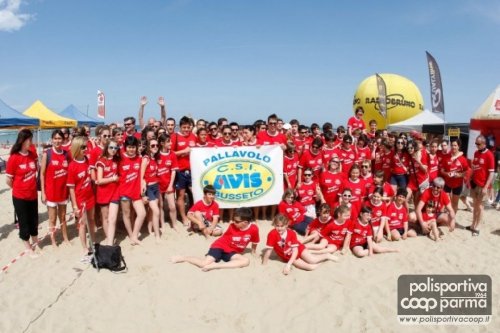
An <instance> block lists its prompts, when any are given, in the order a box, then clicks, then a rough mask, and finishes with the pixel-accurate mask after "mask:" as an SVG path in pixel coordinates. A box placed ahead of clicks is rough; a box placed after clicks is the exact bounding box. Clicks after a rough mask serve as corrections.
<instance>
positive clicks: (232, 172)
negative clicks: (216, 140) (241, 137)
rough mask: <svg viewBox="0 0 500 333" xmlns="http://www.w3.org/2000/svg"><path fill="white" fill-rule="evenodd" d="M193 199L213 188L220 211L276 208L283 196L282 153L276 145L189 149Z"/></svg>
mask: <svg viewBox="0 0 500 333" xmlns="http://www.w3.org/2000/svg"><path fill="white" fill-rule="evenodd" d="M190 161H191V174H192V181H193V197H194V200H195V202H196V201H198V200H201V198H202V197H203V187H204V186H206V185H209V184H210V185H213V186H214V187H215V189H216V190H217V193H216V195H215V200H216V201H217V203H218V204H219V207H221V208H237V207H242V206H246V207H255V206H269V205H276V204H278V203H279V202H280V201H281V196H282V195H283V150H282V149H281V148H280V147H279V146H262V147H260V148H256V147H229V148H226V147H224V148H222V147H218V148H193V149H192V150H191V153H190Z"/></svg>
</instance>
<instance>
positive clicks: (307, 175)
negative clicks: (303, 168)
mask: <svg viewBox="0 0 500 333" xmlns="http://www.w3.org/2000/svg"><path fill="white" fill-rule="evenodd" d="M304 176H306V177H310V176H312V173H305V174H304Z"/></svg>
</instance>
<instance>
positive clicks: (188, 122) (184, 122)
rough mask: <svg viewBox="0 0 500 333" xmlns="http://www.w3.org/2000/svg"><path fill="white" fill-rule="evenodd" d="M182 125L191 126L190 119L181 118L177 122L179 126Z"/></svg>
mask: <svg viewBox="0 0 500 333" xmlns="http://www.w3.org/2000/svg"><path fill="white" fill-rule="evenodd" d="M183 125H192V119H191V118H189V117H187V116H183V117H182V118H181V119H180V120H179V126H183Z"/></svg>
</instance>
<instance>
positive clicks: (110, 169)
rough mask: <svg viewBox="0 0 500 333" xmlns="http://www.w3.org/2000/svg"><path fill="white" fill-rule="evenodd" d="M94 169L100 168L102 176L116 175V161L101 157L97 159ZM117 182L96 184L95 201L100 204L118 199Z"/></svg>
mask: <svg viewBox="0 0 500 333" xmlns="http://www.w3.org/2000/svg"><path fill="white" fill-rule="evenodd" d="M95 166H96V169H99V168H102V177H103V178H110V177H113V176H115V175H118V163H117V162H115V161H113V158H106V157H101V158H99V159H98V160H97V162H96V164H95ZM117 190H118V182H111V183H107V184H102V185H98V186H97V191H96V201H97V203H98V204H100V205H107V204H109V203H110V202H111V201H114V200H118V192H117Z"/></svg>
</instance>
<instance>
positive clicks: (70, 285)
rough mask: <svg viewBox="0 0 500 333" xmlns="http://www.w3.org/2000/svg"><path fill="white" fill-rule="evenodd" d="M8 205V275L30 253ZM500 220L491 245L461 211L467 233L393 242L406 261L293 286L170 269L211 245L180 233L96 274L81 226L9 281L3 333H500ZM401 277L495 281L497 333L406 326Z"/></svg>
mask: <svg viewBox="0 0 500 333" xmlns="http://www.w3.org/2000/svg"><path fill="white" fill-rule="evenodd" d="M0 200H1V201H0V202H1V203H0V205H1V208H2V209H1V211H2V216H1V217H0V264H1V265H2V266H4V265H5V264H7V263H8V262H9V261H10V260H11V259H12V258H15V257H16V256H17V255H18V254H19V253H20V252H21V251H22V244H21V242H20V240H19V238H18V232H17V230H16V229H15V228H14V225H13V224H12V222H13V206H12V202H11V192H10V190H8V188H7V186H6V185H5V175H4V174H2V175H0ZM499 216H500V214H499V212H497V211H495V210H493V209H488V210H487V211H486V216H485V223H484V224H483V225H482V228H481V235H480V236H479V237H471V234H470V232H468V231H466V230H463V229H462V228H461V227H460V226H466V225H469V224H470V221H471V213H469V212H465V211H459V212H458V224H459V225H460V226H459V227H458V229H457V230H456V231H455V232H454V233H452V234H448V231H447V230H444V232H445V234H446V236H445V241H443V242H441V243H434V242H432V241H430V240H429V239H428V238H426V237H418V238H416V239H409V240H406V241H400V242H396V243H388V242H384V245H386V246H391V247H395V248H398V249H400V251H401V253H398V254H381V255H376V256H375V257H373V258H365V259H358V258H355V257H354V256H353V255H352V254H349V255H347V256H345V257H343V258H342V260H341V262H340V263H325V264H323V265H322V266H321V267H320V268H319V269H318V270H316V271H314V272H304V271H300V270H297V269H293V270H292V273H291V275H289V276H284V275H282V274H281V270H282V268H283V263H282V262H280V261H278V260H276V259H274V260H271V261H270V263H269V264H268V266H266V267H263V266H261V264H260V260H258V259H253V258H252V261H251V265H250V266H249V267H247V268H243V269H237V270H226V271H212V272H208V273H204V272H201V271H200V270H199V269H197V268H195V267H194V266H191V265H189V264H171V263H169V258H170V256H171V255H174V254H191V255H200V256H202V255H204V254H205V253H206V251H207V249H208V247H209V245H210V243H211V242H212V240H205V239H204V238H203V237H200V236H197V235H193V236H188V234H187V233H186V232H185V231H184V230H182V231H181V232H180V233H179V234H176V233H175V232H174V231H173V230H171V229H169V230H168V232H167V237H166V239H165V240H164V241H163V242H162V243H161V244H159V245H156V244H154V242H153V240H152V239H151V238H152V237H150V238H146V239H145V240H144V244H143V246H140V247H139V246H136V247H132V246H130V245H129V244H128V243H127V241H123V242H122V243H121V246H122V250H123V253H124V255H125V260H126V261H127V264H128V265H129V267H130V268H129V271H128V273H126V274H121V275H116V274H113V273H111V272H109V271H106V270H101V271H100V272H99V273H97V271H96V270H95V269H93V268H92V267H91V266H90V265H86V264H82V263H80V262H79V259H80V254H81V246H80V244H79V240H78V239H77V238H76V230H75V225H74V221H72V222H71V223H70V228H69V230H70V235H71V237H72V243H73V246H71V247H64V246H60V247H59V248H57V249H52V248H51V246H50V241H49V240H48V239H45V241H44V242H43V243H42V246H43V250H44V253H43V255H42V256H41V257H39V258H37V259H31V258H29V257H26V256H25V257H22V258H21V259H19V261H18V262H16V263H14V264H12V266H11V267H10V268H9V269H8V271H7V272H6V273H5V274H0V295H1V301H0V313H1V316H2V320H0V332H54V333H55V332H141V333H142V332H320V331H321V332H333V331H337V332H339V331H340V332H348V331H349V332H397V331H403V332H405V331H411V332H421V331H424V330H430V331H446V332H457V331H458V332H465V331H472V332H478V331H479V332H486V331H489V332H495V331H497V330H500V307H499V306H498V302H499V292H500V282H499V281H500V268H499V265H498V264H499V262H500V260H499V259H500V254H499V252H500V251H499V249H500V247H499V245H498V244H499V242H500V238H499V237H500V219H499ZM40 222H41V224H40V235H42V236H43V235H45V234H46V232H47V230H48V227H47V214H46V208H45V207H44V206H42V205H40ZM179 226H180V225H179ZM259 227H260V235H261V243H260V245H259V250H260V249H263V248H264V244H265V238H266V235H267V231H268V230H269V229H270V223H269V221H259ZM181 229H182V228H181ZM100 232H101V233H102V231H100ZM145 233H146V232H145ZM58 236H59V241H60V240H61V237H60V234H59V235H58ZM246 255H247V256H249V257H250V254H246ZM401 274H488V275H490V276H491V277H492V279H493V291H494V294H493V321H492V322H491V323H490V324H489V325H488V326H402V325H400V324H398V322H397V318H396V315H397V304H396V303H397V300H396V296H397V279H398V277H399V276H400V275H401Z"/></svg>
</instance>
